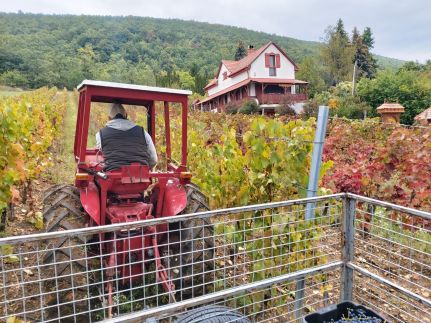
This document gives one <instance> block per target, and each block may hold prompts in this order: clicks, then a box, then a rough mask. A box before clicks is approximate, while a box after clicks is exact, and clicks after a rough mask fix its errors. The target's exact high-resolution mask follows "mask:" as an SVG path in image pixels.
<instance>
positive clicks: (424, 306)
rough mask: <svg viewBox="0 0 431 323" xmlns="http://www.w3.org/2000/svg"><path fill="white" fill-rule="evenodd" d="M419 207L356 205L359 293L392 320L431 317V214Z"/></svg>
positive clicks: (359, 298) (361, 202) (355, 294)
mask: <svg viewBox="0 0 431 323" xmlns="http://www.w3.org/2000/svg"><path fill="white" fill-rule="evenodd" d="M376 202H377V203H376ZM416 213H419V214H414V213H412V212H411V210H409V209H407V208H401V207H396V206H394V205H391V204H389V203H383V202H378V201H374V200H371V199H364V198H358V203H357V205H356V219H355V261H354V263H353V265H354V266H353V267H352V268H354V270H355V271H356V273H355V277H354V281H353V286H354V290H353V299H354V300H355V301H357V302H358V303H361V304H363V305H365V306H369V307H370V308H373V309H374V310H376V312H380V313H382V314H383V316H384V317H386V318H387V319H388V320H390V321H392V322H431V215H430V214H429V213H425V212H416Z"/></svg>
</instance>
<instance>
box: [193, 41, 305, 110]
mask: <svg viewBox="0 0 431 323" xmlns="http://www.w3.org/2000/svg"><path fill="white" fill-rule="evenodd" d="M297 70H298V67H297V66H296V64H295V63H294V62H293V61H292V59H290V58H289V56H287V55H286V53H285V52H284V51H283V50H282V49H281V48H280V47H279V46H278V45H277V44H275V43H273V42H269V43H267V44H266V45H264V46H262V47H261V48H259V49H254V48H249V49H248V53H247V56H246V57H244V58H242V59H241V60H239V61H228V60H222V61H221V63H220V65H219V68H218V71H217V74H216V76H215V78H214V79H213V80H211V82H210V83H209V84H208V85H207V86H206V87H205V91H206V93H207V95H208V96H207V98H205V99H203V100H201V101H199V102H197V103H196V104H195V105H196V107H197V108H199V109H200V110H202V111H218V112H223V111H225V109H226V107H227V106H228V105H237V106H240V105H242V104H243V103H244V102H245V101H247V100H254V101H256V103H257V104H258V105H259V107H260V108H261V109H262V111H263V112H266V113H271V112H273V111H274V109H275V108H277V107H278V106H280V104H283V103H285V102H289V103H293V104H294V109H295V110H299V109H300V108H301V102H304V101H306V100H307V82H305V81H301V80H296V79H295V72H296V71H297Z"/></svg>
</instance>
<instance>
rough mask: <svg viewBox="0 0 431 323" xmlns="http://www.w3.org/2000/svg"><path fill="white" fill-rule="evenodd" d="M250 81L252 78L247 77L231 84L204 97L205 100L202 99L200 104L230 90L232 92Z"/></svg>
mask: <svg viewBox="0 0 431 323" xmlns="http://www.w3.org/2000/svg"><path fill="white" fill-rule="evenodd" d="M250 82H251V80H250V79H246V80H244V81H241V82H239V83H236V84H234V85H231V86H229V87H227V88H226V89H224V90H221V91H219V92H217V93H214V94H213V95H210V96H209V97H207V98H205V99H203V100H202V101H200V102H199V103H198V104H201V103H205V102H208V101H210V100H212V99H214V98H216V97H218V96H220V95H223V94H226V93H228V92H230V91H233V90H236V89H238V88H240V87H241V86H244V85H247V84H248V83H250Z"/></svg>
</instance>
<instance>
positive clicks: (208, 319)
mask: <svg viewBox="0 0 431 323" xmlns="http://www.w3.org/2000/svg"><path fill="white" fill-rule="evenodd" d="M225 322H226V323H227V322H235V323H251V321H250V320H249V319H248V318H247V317H245V316H244V315H242V314H241V313H239V312H238V311H237V310H235V309H233V308H229V307H227V306H219V305H207V306H202V307H198V308H195V309H193V310H190V311H188V312H186V313H185V314H183V315H181V316H180V317H179V318H178V320H177V321H175V323H225Z"/></svg>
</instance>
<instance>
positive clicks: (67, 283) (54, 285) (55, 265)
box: [42, 185, 91, 322]
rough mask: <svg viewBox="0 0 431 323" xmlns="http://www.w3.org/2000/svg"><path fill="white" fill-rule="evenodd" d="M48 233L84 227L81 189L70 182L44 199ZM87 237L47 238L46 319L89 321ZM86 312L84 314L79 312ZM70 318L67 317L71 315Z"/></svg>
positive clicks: (49, 191) (44, 255)
mask: <svg viewBox="0 0 431 323" xmlns="http://www.w3.org/2000/svg"><path fill="white" fill-rule="evenodd" d="M43 203H44V209H43V217H44V223H45V226H46V232H54V231H66V230H72V229H78V228H83V227H85V226H86V224H87V222H86V221H87V216H86V214H85V212H83V211H82V210H83V209H82V206H81V203H80V198H79V191H78V190H77V189H76V188H75V187H73V186H71V185H57V186H54V187H52V188H51V189H49V190H48V191H47V192H46V193H45V196H44V199H43ZM87 240H88V238H87V237H82V236H77V237H71V238H68V237H60V238H56V239H51V240H49V241H46V249H45V250H46V251H45V253H44V254H43V258H42V262H43V264H44V274H45V277H46V279H45V281H44V286H43V287H44V293H45V295H44V297H45V309H46V310H45V313H44V319H49V320H58V321H61V322H76V320H83V321H88V320H89V316H90V315H91V314H89V311H90V301H89V287H88V286H89V284H90V281H89V274H88V273H87V266H88V265H89V264H90V262H89V261H87V260H86V258H87V250H86V243H87ZM79 313H83V314H79ZM69 315H70V317H67V316H69Z"/></svg>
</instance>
